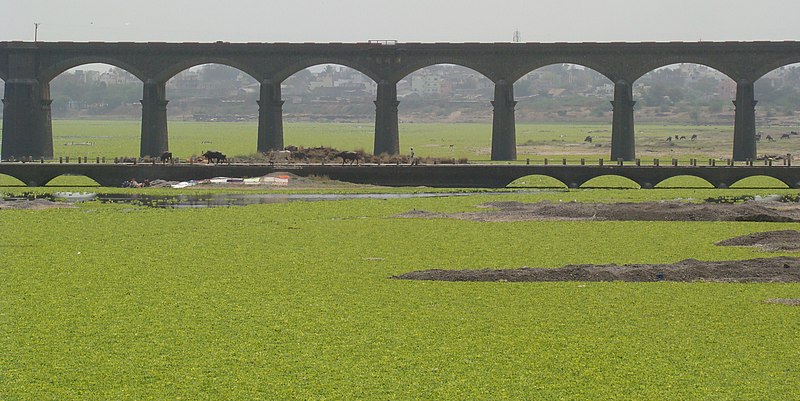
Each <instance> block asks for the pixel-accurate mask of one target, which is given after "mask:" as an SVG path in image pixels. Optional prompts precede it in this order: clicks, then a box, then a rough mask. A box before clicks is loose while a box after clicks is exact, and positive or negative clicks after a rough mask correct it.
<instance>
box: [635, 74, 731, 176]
mask: <svg viewBox="0 0 800 401" xmlns="http://www.w3.org/2000/svg"><path fill="white" fill-rule="evenodd" d="M736 91H737V83H736V81H734V80H733V79H731V78H730V76H728V75H726V74H724V73H723V72H721V71H718V70H715V69H714V68H712V67H709V66H707V65H704V64H697V63H681V64H672V65H667V66H664V67H661V68H658V69H656V70H652V71H650V72H648V73H647V74H644V75H642V76H641V77H640V78H639V79H638V80H637V81H636V82H635V84H634V85H633V94H634V99H635V100H636V109H635V115H636V121H637V126H638V129H637V132H636V136H637V150H638V151H639V154H642V152H646V153H647V154H649V155H652V157H653V158H661V159H667V160H668V159H672V158H676V159H682V158H692V157H702V158H715V159H717V158H727V157H730V153H729V152H730V149H732V148H733V140H734V138H733V131H734V120H735V118H734V113H735V108H734V104H733V102H732V101H733V100H735V99H736ZM678 125H684V127H678ZM687 125H688V126H689V127H685V126H687Z"/></svg>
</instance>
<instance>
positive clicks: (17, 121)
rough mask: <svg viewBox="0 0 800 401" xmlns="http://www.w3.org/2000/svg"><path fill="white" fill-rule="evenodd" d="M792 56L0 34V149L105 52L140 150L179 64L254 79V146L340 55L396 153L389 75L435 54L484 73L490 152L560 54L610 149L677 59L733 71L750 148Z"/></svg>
mask: <svg viewBox="0 0 800 401" xmlns="http://www.w3.org/2000/svg"><path fill="white" fill-rule="evenodd" d="M797 62H800V42H794V41H793V42H669V43H666V42H664V43H395V42H387V41H376V42H368V43H348V44H345V43H226V42H225V43H224V42H216V43H107V42H88V43H72V42H0V79H3V80H4V81H5V99H3V102H4V113H3V131H2V133H3V142H2V149H0V158H2V159H3V160H7V159H9V158H11V157H12V156H13V157H17V158H19V157H26V156H30V157H33V158H40V157H44V158H51V157H52V156H53V135H52V123H51V111H50V105H51V102H52V100H51V98H50V81H51V80H52V79H53V78H54V77H56V76H58V75H59V74H61V73H63V72H64V71H67V70H69V69H71V68H74V67H77V66H80V65H83V64H90V63H104V64H110V65H113V66H116V67H119V68H122V69H124V70H126V71H128V72H130V73H131V74H133V75H135V76H136V77H137V78H139V79H140V80H141V81H142V82H143V93H142V99H141V103H142V124H141V138H140V154H141V156H146V155H150V156H155V155H159V154H161V152H162V151H165V150H168V149H169V137H168V134H167V103H168V100H167V99H166V82H167V81H168V80H169V79H170V78H171V77H173V76H175V75H176V74H178V73H179V72H181V71H183V70H185V69H186V68H189V67H192V66H196V65H201V64H206V63H219V64H223V65H228V66H231V67H234V68H237V69H239V70H241V71H243V72H245V73H247V74H249V75H251V76H252V77H253V78H255V79H256V80H257V81H258V82H259V83H260V94H259V101H258V104H259V111H258V132H257V137H258V140H257V149H256V150H257V151H259V152H266V151H269V150H275V149H282V148H283V145H284V143H283V118H282V113H283V112H282V107H283V100H282V97H281V83H282V82H283V81H284V80H285V79H287V78H288V77H290V76H291V75H292V74H294V73H296V72H299V71H301V70H303V69H305V68H308V67H311V66H314V65H320V64H340V65H344V66H347V67H351V68H353V69H355V70H358V71H360V72H362V73H363V74H365V75H367V76H368V77H370V78H371V79H373V80H374V81H375V82H376V83H377V95H376V99H375V133H374V148H373V152H374V154H382V153H387V154H396V153H398V152H399V129H398V115H397V107H398V104H399V102H398V98H397V83H398V82H399V81H400V80H401V79H402V78H404V77H405V76H407V75H408V74H410V73H412V72H414V71H416V70H418V69H421V68H424V67H427V66H431V65H435V64H457V65H461V66H464V67H467V68H471V69H473V70H475V71H477V72H479V73H480V74H483V75H484V76H486V77H487V78H488V79H490V80H491V81H492V82H493V83H494V100H493V101H492V105H493V120H492V142H491V143H492V144H491V158H492V160H514V159H515V158H516V131H515V116H514V107H515V105H516V101H515V100H514V82H516V81H517V80H518V79H520V78H521V77H523V76H524V75H526V74H527V73H528V72H531V71H533V70H535V69H537V68H540V67H544V66H547V65H551V64H559V63H570V64H576V65H581V66H584V67H587V68H591V69H593V70H595V71H597V72H599V73H600V74H602V75H604V76H605V77H607V78H608V79H609V80H610V82H612V83H613V85H614V97H613V100H612V101H611V103H612V105H613V117H612V139H611V154H610V158H611V159H612V160H618V159H623V160H634V158H635V157H636V151H635V140H634V139H635V138H634V104H635V103H636V102H635V101H634V99H633V94H632V86H633V84H634V82H635V81H636V80H637V79H638V78H640V77H641V76H643V75H644V74H646V73H647V72H650V71H652V70H654V69H657V68H660V67H663V66H667V65H671V64H675V63H697V64H703V65H706V66H708V67H711V68H714V69H716V70H718V71H720V72H721V73H723V74H725V75H727V76H728V77H730V78H731V79H732V80H734V81H735V82H736V88H737V89H736V99H735V100H733V102H734V104H735V108H736V111H735V122H734V132H733V139H734V140H733V149H732V157H733V159H734V160H738V161H743V160H747V159H755V158H756V129H755V106H756V100H755V99H754V88H753V84H754V82H755V81H756V80H757V79H759V78H760V77H761V76H763V75H764V74H766V73H768V72H770V71H772V70H774V69H776V68H778V67H781V66H785V65H788V64H793V63H797Z"/></svg>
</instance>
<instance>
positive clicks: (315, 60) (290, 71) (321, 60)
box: [271, 57, 381, 82]
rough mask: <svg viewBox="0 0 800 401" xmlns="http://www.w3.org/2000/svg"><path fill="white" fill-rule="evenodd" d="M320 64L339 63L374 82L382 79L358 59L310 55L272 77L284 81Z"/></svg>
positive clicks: (277, 80)
mask: <svg viewBox="0 0 800 401" xmlns="http://www.w3.org/2000/svg"><path fill="white" fill-rule="evenodd" d="M320 65H339V66H344V67H347V68H350V69H353V70H355V71H358V72H359V73H361V74H363V75H366V76H367V77H369V78H370V79H371V80H372V81H374V82H379V81H380V80H381V77H380V75H379V74H378V73H377V72H375V71H373V70H372V69H370V68H368V67H367V66H364V65H362V64H360V63H358V62H356V61H353V60H349V59H347V58H343V57H308V58H304V59H302V60H299V61H295V62H293V63H291V64H289V65H287V66H286V67H284V68H281V69H280V70H278V71H277V72H276V73H275V74H274V75H273V76H272V77H271V78H272V79H273V80H275V81H276V82H284V81H285V80H286V79H288V78H290V77H292V76H293V75H296V74H297V73H299V72H301V71H303V70H306V69H309V68H313V67H316V66H320Z"/></svg>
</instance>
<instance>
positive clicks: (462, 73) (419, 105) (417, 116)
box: [397, 64, 494, 161]
mask: <svg viewBox="0 0 800 401" xmlns="http://www.w3.org/2000/svg"><path fill="white" fill-rule="evenodd" d="M493 99H494V83H493V82H492V81H491V80H489V79H488V78H487V77H485V76H484V75H482V74H481V73H480V72H478V71H476V70H472V69H470V68H467V67H464V66H461V65H456V64H435V65H430V66H427V67H423V68H420V69H417V70H416V71H414V72H412V73H410V74H408V75H406V76H405V77H404V78H403V79H401V80H400V81H399V82H398V83H397V100H398V101H399V102H400V103H399V106H398V120H399V131H400V153H401V154H410V152H411V148H414V155H415V157H432V158H446V159H456V160H459V159H461V160H464V159H468V160H479V161H487V160H489V159H490V158H491V146H492V145H491V137H492V125H491V124H492V103H491V102H492V100H493Z"/></svg>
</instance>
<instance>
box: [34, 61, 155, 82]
mask: <svg viewBox="0 0 800 401" xmlns="http://www.w3.org/2000/svg"><path fill="white" fill-rule="evenodd" d="M88 64H107V65H111V66H114V67H117V68H120V69H122V70H125V71H126V72H128V73H130V74H132V75H133V76H135V77H136V78H138V79H139V80H140V81H142V82H144V79H145V74H144V72H143V71H142V70H141V69H139V67H138V66H136V65H134V64H131V63H128V62H126V61H124V60H121V59H117V58H113V57H107V56H91V55H87V56H80V57H70V58H65V59H63V60H58V61H57V62H55V63H53V64H51V65H49V66H47V67H45V68H44V69H43V70H42V71H41V72H40V73H39V78H40V79H41V80H42V82H50V81H52V80H53V79H54V78H55V77H57V76H59V75H61V74H63V73H65V72H67V71H69V70H73V69H75V68H77V67H80V66H84V65H88Z"/></svg>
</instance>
